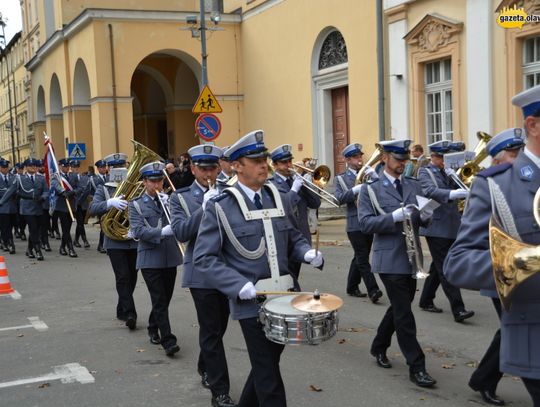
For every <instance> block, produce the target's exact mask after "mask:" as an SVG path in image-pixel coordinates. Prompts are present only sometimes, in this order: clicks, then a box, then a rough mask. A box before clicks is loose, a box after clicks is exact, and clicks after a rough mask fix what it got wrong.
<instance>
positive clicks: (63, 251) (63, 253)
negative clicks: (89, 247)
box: [58, 246, 67, 256]
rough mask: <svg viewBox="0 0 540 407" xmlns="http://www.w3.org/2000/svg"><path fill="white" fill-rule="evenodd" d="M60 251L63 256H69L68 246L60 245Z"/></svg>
mask: <svg viewBox="0 0 540 407" xmlns="http://www.w3.org/2000/svg"><path fill="white" fill-rule="evenodd" d="M58 253H60V254H61V255H62V256H67V252H66V248H65V247H64V246H60V249H58Z"/></svg>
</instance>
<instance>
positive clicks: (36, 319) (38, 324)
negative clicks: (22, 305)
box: [0, 317, 49, 332]
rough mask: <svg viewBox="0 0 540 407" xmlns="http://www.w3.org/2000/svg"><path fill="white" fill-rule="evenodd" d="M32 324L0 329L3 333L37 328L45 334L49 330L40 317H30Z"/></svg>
mask: <svg viewBox="0 0 540 407" xmlns="http://www.w3.org/2000/svg"><path fill="white" fill-rule="evenodd" d="M28 320H29V321H30V324H28V325H19V326H10V327H8V328H0V332H2V331H14V330H16V329H26V328H35V329H36V330H37V331H40V332H43V331H46V330H47V329H49V327H48V326H47V324H46V323H45V322H43V321H41V320H40V319H39V317H28Z"/></svg>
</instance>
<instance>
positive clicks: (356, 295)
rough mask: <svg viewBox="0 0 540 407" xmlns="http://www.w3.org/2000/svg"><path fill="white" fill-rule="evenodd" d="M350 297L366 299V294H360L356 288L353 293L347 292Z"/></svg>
mask: <svg viewBox="0 0 540 407" xmlns="http://www.w3.org/2000/svg"><path fill="white" fill-rule="evenodd" d="M347 294H349V295H350V296H351V297H358V298H364V297H367V294H366V293H363V292H360V290H359V289H358V288H357V289H356V290H354V291H350V292H347Z"/></svg>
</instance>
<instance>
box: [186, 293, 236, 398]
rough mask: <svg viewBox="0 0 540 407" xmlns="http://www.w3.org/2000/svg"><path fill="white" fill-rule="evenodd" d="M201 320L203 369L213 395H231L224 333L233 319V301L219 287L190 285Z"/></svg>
mask: <svg viewBox="0 0 540 407" xmlns="http://www.w3.org/2000/svg"><path fill="white" fill-rule="evenodd" d="M189 291H190V292H191V297H192V298H193V302H194V303H195V309H196V310H197V320H198V321H199V346H200V348H201V351H200V353H199V362H198V365H197V368H198V370H199V372H206V373H207V374H208V383H209V384H210V389H211V390H212V395H213V396H219V395H220V394H229V390H230V383H229V369H228V368H227V358H226V357H225V348H224V347H223V335H225V331H226V330H227V322H228V320H229V300H228V299H227V297H226V296H225V295H223V294H222V293H221V292H219V291H218V290H212V289H206V288H190V289H189Z"/></svg>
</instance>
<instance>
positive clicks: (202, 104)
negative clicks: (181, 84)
mask: <svg viewBox="0 0 540 407" xmlns="http://www.w3.org/2000/svg"><path fill="white" fill-rule="evenodd" d="M192 112H193V113H221V112H223V109H222V108H221V106H220V105H219V103H218V101H217V99H216V97H215V96H214V94H213V93H212V91H211V90H210V88H209V87H208V85H204V88H203V90H202V92H201V94H200V95H199V98H198V99H197V101H196V102H195V105H194V106H193V110H192Z"/></svg>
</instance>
